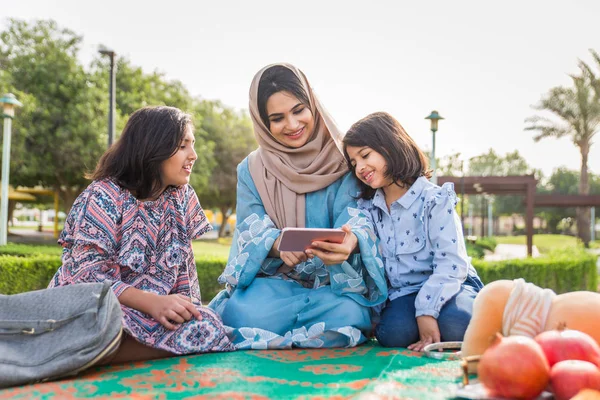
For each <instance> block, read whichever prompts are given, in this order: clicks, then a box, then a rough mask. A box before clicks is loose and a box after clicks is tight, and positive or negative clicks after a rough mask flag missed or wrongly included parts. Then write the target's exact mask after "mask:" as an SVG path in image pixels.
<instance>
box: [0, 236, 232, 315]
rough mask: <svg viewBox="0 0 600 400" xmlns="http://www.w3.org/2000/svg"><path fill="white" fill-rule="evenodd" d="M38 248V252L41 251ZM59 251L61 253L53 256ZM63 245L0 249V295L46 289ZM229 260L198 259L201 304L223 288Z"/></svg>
mask: <svg viewBox="0 0 600 400" xmlns="http://www.w3.org/2000/svg"><path fill="white" fill-rule="evenodd" d="M38 250H39V252H38ZM56 250H59V252H58V254H59V255H54V256H53V255H50V254H52V253H56ZM60 250H61V248H60V247H56V248H55V247H50V246H27V245H12V244H11V245H8V246H3V247H1V248H0V254H10V255H0V294H15V293H21V292H28V291H31V290H38V289H45V288H46V287H48V283H49V282H50V280H51V279H52V277H53V276H54V274H55V273H56V271H57V270H58V268H59V267H60V266H61V264H62V262H61V258H60ZM226 263H227V259H226V258H223V257H216V256H206V257H197V258H196V270H197V271H198V281H199V283H200V290H201V293H202V300H203V301H202V303H203V304H205V305H206V304H208V302H209V301H210V300H211V299H212V298H213V297H214V296H215V295H216V294H217V293H218V292H219V291H220V290H221V289H223V286H222V285H219V284H218V283H217V278H218V276H219V275H220V274H221V272H223V269H224V268H225V264H226Z"/></svg>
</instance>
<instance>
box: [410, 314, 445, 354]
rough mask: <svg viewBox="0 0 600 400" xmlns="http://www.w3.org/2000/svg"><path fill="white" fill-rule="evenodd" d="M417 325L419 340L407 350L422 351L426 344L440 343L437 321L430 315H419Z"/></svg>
mask: <svg viewBox="0 0 600 400" xmlns="http://www.w3.org/2000/svg"><path fill="white" fill-rule="evenodd" d="M417 325H418V327H419V337H420V338H421V340H419V341H418V342H417V343H413V344H411V345H410V346H408V349H409V350H412V351H423V349H424V348H425V346H427V345H428V344H431V343H438V342H439V341H441V337H440V327H439V326H438V323H437V319H435V318H433V317H432V316H431V315H421V316H420V317H417Z"/></svg>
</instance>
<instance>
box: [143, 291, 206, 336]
mask: <svg viewBox="0 0 600 400" xmlns="http://www.w3.org/2000/svg"><path fill="white" fill-rule="evenodd" d="M148 314H150V315H151V316H152V318H154V319H155V320H157V321H158V322H160V323H161V324H162V325H163V326H164V327H165V328H167V329H170V330H175V329H177V328H178V327H179V324H182V323H184V322H185V321H189V320H190V319H192V318H196V319H198V320H201V319H202V314H200V311H198V309H197V308H196V306H195V305H194V304H193V303H192V301H191V299H190V298H188V297H185V296H183V295H181V294H170V295H167V296H161V295H154V296H153V298H152V303H151V304H149V305H148Z"/></svg>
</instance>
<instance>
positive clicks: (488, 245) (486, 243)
mask: <svg viewBox="0 0 600 400" xmlns="http://www.w3.org/2000/svg"><path fill="white" fill-rule="evenodd" d="M475 244H476V245H477V246H479V247H482V248H484V249H486V250H489V251H492V252H493V251H494V250H496V246H497V245H498V243H496V239H494V238H491V237H481V238H477V240H476V241H475Z"/></svg>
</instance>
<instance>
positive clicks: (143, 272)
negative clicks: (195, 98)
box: [49, 107, 233, 363]
mask: <svg viewBox="0 0 600 400" xmlns="http://www.w3.org/2000/svg"><path fill="white" fill-rule="evenodd" d="M194 141H195V140H194V134H193V126H192V123H191V118H190V116H189V115H187V114H184V113H183V112H181V111H180V110H178V109H176V108H173V107H146V108H142V109H140V110H138V111H136V112H134V113H133V114H132V115H131V117H130V118H129V121H128V122H127V125H126V126H125V129H124V131H123V133H122V135H121V137H120V139H119V140H118V141H117V142H116V143H115V144H114V145H113V146H112V147H110V148H109V149H108V150H107V151H106V152H105V153H104V155H103V156H102V158H101V159H100V161H99V163H98V165H97V167H96V170H95V171H94V172H93V173H92V174H91V176H90V178H92V179H93V182H92V183H91V184H90V185H89V186H88V187H87V189H86V190H85V191H84V192H83V193H81V195H79V197H78V198H77V200H76V201H75V203H74V204H73V207H72V208H71V211H70V212H69V216H68V218H67V220H66V222H65V229H64V231H63V232H62V234H61V236H60V239H59V241H58V242H59V244H60V245H62V246H63V248H64V249H63V255H62V266H61V267H60V268H59V269H58V271H57V273H56V274H55V276H54V278H53V279H52V281H51V282H50V285H49V286H50V287H54V286H60V285H68V284H72V283H80V282H102V281H109V282H110V283H111V284H112V289H113V291H114V293H115V295H116V296H117V297H118V299H119V301H120V303H121V309H122V311H123V328H124V331H125V333H126V337H125V339H124V341H123V342H122V344H121V347H120V348H119V351H118V352H117V353H116V355H115V356H114V358H113V359H112V362H113V363H114V362H123V361H135V360H145V359H152V358H160V357H167V356H170V355H176V354H191V353H203V352H209V351H227V350H232V349H233V346H232V344H231V343H230V341H229V339H228V338H227V336H226V334H225V331H224V328H223V325H222V324H221V320H220V317H219V316H217V315H216V314H215V313H214V312H213V311H211V310H210V309H208V308H206V307H203V306H202V303H201V300H200V288H199V285H198V275H197V272H196V264H195V262H194V254H193V252H192V245H191V241H192V239H196V238H198V237H200V236H202V234H204V233H205V232H207V231H209V230H210V229H212V227H211V226H210V224H209V223H208V221H207V219H206V216H205V215H204V212H203V210H202V208H201V206H200V203H199V201H198V197H197V196H196V193H195V192H194V190H193V189H192V187H191V186H190V185H189V179H190V174H191V172H192V167H193V164H194V161H195V160H196V159H197V155H196V152H195V150H194Z"/></svg>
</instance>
